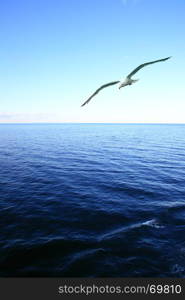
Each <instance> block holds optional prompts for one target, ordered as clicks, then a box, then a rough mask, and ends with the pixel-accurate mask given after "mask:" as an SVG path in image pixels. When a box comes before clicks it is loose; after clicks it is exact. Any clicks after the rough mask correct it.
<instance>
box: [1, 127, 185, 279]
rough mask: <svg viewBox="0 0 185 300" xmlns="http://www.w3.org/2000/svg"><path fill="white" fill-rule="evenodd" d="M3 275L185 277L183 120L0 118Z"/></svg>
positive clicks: (184, 139) (184, 132)
mask: <svg viewBox="0 0 185 300" xmlns="http://www.w3.org/2000/svg"><path fill="white" fill-rule="evenodd" d="M0 276H1V277H91V278H92V277H94V278H96V277H179V278H180V277H181V278H182V277H183V278H184V277H185V125H184V124H91V123H89V124H80V123H78V124H75V123H63V124H62V123H61V124H1V125H0Z"/></svg>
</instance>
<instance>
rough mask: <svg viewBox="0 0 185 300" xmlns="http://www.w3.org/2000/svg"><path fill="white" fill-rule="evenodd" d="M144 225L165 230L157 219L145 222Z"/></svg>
mask: <svg viewBox="0 0 185 300" xmlns="http://www.w3.org/2000/svg"><path fill="white" fill-rule="evenodd" d="M142 225H145V226H150V227H154V228H164V226H163V225H161V224H159V223H158V222H157V221H156V220H155V219H152V220H149V221H146V222H143V223H142Z"/></svg>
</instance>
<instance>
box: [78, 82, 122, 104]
mask: <svg viewBox="0 0 185 300" xmlns="http://www.w3.org/2000/svg"><path fill="white" fill-rule="evenodd" d="M118 82H120V81H112V82H109V83H106V84H104V85H102V86H100V87H99V89H97V90H96V91H95V92H94V93H93V94H92V95H91V96H90V97H89V98H88V99H87V100H86V101H85V102H84V103H83V104H82V105H81V106H84V105H85V104H87V103H89V101H90V100H91V99H92V98H93V97H94V96H95V95H96V94H98V93H99V91H101V90H103V89H104V88H106V87H108V86H110V85H114V84H117V83H118Z"/></svg>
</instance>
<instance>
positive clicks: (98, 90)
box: [81, 56, 171, 106]
mask: <svg viewBox="0 0 185 300" xmlns="http://www.w3.org/2000/svg"><path fill="white" fill-rule="evenodd" d="M169 58H171V56H169V57H166V58H162V59H157V60H154V61H150V62H146V63H144V64H141V65H139V66H138V67H137V68H135V69H134V70H133V71H132V72H131V73H129V74H128V75H127V76H126V78H125V80H124V81H123V82H121V84H120V85H119V89H121V88H122V87H125V86H127V85H132V84H133V83H134V82H137V81H138V80H139V79H132V78H131V77H132V76H133V75H134V74H135V73H137V72H138V71H139V70H140V69H142V68H144V67H146V66H148V65H151V64H155V63H157V62H161V61H165V60H167V59H169ZM119 82H120V80H118V81H112V82H109V83H106V84H103V85H102V86H100V87H99V88H98V89H97V90H96V91H95V92H94V93H93V94H92V95H91V96H90V97H89V98H88V99H87V100H86V101H85V102H84V103H83V104H82V105H81V106H84V105H86V104H87V103H89V101H90V100H91V99H92V98H93V97H94V96H95V95H96V94H98V93H99V92H100V91H101V90H103V89H104V88H106V87H108V86H111V85H114V84H117V83H119Z"/></svg>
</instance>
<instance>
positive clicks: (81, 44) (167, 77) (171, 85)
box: [0, 0, 185, 123]
mask: <svg viewBox="0 0 185 300" xmlns="http://www.w3.org/2000/svg"><path fill="white" fill-rule="evenodd" d="M0 28H1V30H0V44H1V47H0V99H1V106H0V122H160V123H161V122H164V123H166V122H175V123H185V113H184V111H185V87H184V86H185V85H184V78H185V76H184V70H185V58H184V56H185V54H184V53H185V39H184V36H185V1H184V0H176V1H175V0H163V1H161V0H93V1H92V0H32V1H28V0H1V2H0ZM166 56H172V58H171V59H170V60H168V61H167V62H164V63H159V64H155V65H152V66H149V67H146V68H144V69H143V70H141V71H140V72H138V73H137V74H136V75H135V78H140V81H139V82H137V83H136V84H135V85H133V86H132V87H126V88H123V89H121V90H118V87H117V86H112V87H109V88H107V89H105V90H103V91H102V92H100V93H99V94H98V95H97V96H96V97H95V98H94V99H93V100H92V102H90V103H89V104H88V105H86V106H84V107H80V105H81V104H82V103H83V102H84V101H85V100H86V98H87V97H89V95H90V94H91V93H92V92H94V90H95V89H97V88H98V87H99V86H100V85H102V84H104V83H107V82H110V81H114V80H121V79H123V78H124V76H125V75H127V74H128V73H129V72H130V71H131V70H132V69H133V68H135V67H136V66H137V65H139V64H141V63H143V62H146V61H150V60H155V59H158V58H163V57H166Z"/></svg>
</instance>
